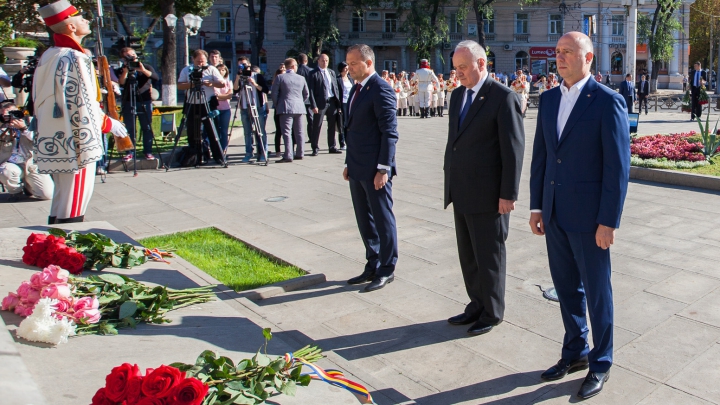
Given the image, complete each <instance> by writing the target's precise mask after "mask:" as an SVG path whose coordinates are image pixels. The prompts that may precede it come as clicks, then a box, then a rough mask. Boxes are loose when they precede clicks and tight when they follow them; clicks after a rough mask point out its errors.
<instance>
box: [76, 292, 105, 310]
mask: <svg viewBox="0 0 720 405" xmlns="http://www.w3.org/2000/svg"><path fill="white" fill-rule="evenodd" d="M98 308H100V301H98V299H97V298H96V297H95V296H94V295H93V296H91V297H82V298H80V299H79V300H77V301H75V302H73V310H75V312H78V311H83V310H86V309H98Z"/></svg>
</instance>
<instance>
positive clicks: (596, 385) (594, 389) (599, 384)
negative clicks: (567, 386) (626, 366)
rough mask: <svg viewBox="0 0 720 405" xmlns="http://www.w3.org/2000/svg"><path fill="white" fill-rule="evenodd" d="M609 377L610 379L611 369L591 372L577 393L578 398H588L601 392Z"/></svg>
mask: <svg viewBox="0 0 720 405" xmlns="http://www.w3.org/2000/svg"><path fill="white" fill-rule="evenodd" d="M608 379H610V371H608V372H606V373H598V372H595V371H591V372H589V373H588V375H587V377H585V380H584V381H583V383H582V385H581V386H580V391H578V393H577V396H578V398H582V399H588V398H591V397H594V396H595V395H597V394H599V393H600V391H602V389H603V385H604V384H605V381H607V380H608Z"/></svg>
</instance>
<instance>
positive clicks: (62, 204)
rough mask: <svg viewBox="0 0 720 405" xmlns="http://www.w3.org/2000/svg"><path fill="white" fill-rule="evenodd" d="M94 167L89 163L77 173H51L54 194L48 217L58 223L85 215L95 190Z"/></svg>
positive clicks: (93, 164)
mask: <svg viewBox="0 0 720 405" xmlns="http://www.w3.org/2000/svg"><path fill="white" fill-rule="evenodd" d="M95 165H96V162H93V163H90V164H88V165H87V166H85V167H84V168H82V169H80V170H79V171H78V172H77V173H75V174H72V173H53V175H52V178H53V180H54V181H55V193H54V194H53V199H52V205H51V206H50V216H51V217H57V219H58V221H60V220H63V219H69V218H76V217H81V216H83V215H85V210H86V209H87V206H88V203H90V198H91V197H92V193H93V189H94V188H95Z"/></svg>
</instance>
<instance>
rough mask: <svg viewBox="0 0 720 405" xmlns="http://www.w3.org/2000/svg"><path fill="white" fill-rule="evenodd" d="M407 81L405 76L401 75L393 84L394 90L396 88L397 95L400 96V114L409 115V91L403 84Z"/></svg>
mask: <svg viewBox="0 0 720 405" xmlns="http://www.w3.org/2000/svg"><path fill="white" fill-rule="evenodd" d="M405 81H406V80H405V76H403V75H401V76H400V78H398V80H396V81H395V84H394V86H393V90H395V95H396V96H397V98H398V102H397V108H398V115H407V92H406V91H405V85H404V84H403V82H405Z"/></svg>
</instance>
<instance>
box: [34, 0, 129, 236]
mask: <svg viewBox="0 0 720 405" xmlns="http://www.w3.org/2000/svg"><path fill="white" fill-rule="evenodd" d="M39 13H40V15H41V16H42V17H43V18H44V20H45V23H46V24H47V25H48V26H52V25H54V24H57V23H59V22H62V21H63V20H65V19H67V18H68V17H71V16H74V15H76V14H77V10H76V9H75V7H73V6H72V5H70V3H68V2H67V1H64V0H63V1H59V2H56V3H52V4H50V5H47V6H45V7H42V8H40V9H39ZM53 39H54V41H55V46H53V47H52V48H49V49H48V50H46V51H45V52H44V53H43V55H42V57H41V58H40V61H39V63H38V67H37V70H36V71H35V79H34V81H33V91H32V95H33V100H34V102H35V114H36V117H37V135H36V137H35V162H36V164H37V167H38V171H39V172H40V173H47V174H50V175H52V178H53V180H54V181H55V190H54V194H53V200H52V205H51V208H50V218H49V223H50V224H53V223H65V222H82V221H83V218H84V215H85V210H86V209H87V205H88V202H89V201H90V198H91V197H92V192H93V187H94V184H95V165H96V162H97V161H99V160H100V159H101V158H102V156H103V153H104V147H103V136H104V135H103V133H107V132H110V130H111V128H113V126H114V125H115V123H113V122H111V120H110V118H109V117H107V116H106V115H105V114H104V113H103V112H102V110H101V108H100V99H101V94H100V88H99V83H98V80H97V76H96V75H95V68H94V66H93V64H92V60H91V59H90V58H89V57H88V56H87V55H86V54H85V53H84V50H83V48H82V46H80V44H78V43H77V41H75V40H74V39H73V38H72V37H70V36H67V35H64V34H55V35H54V37H53Z"/></svg>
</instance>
